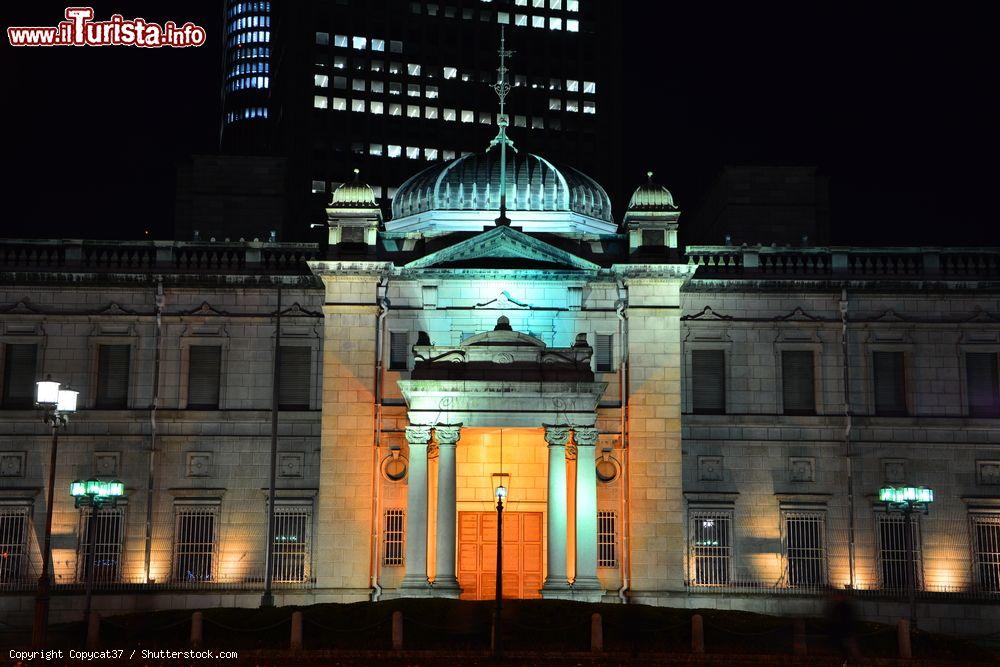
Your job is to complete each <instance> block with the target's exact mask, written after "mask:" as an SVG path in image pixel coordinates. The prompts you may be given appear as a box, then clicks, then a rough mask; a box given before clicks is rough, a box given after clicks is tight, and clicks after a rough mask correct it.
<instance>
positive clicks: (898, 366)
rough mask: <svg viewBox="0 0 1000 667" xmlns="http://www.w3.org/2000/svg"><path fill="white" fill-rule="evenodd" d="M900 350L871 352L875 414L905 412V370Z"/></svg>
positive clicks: (891, 414)
mask: <svg viewBox="0 0 1000 667" xmlns="http://www.w3.org/2000/svg"><path fill="white" fill-rule="evenodd" d="M903 359H904V357H903V353H902V352H873V353H872V368H873V371H874V378H875V414H877V415H888V416H893V415H897V416H898V415H905V414H906V372H905V370H904V367H903Z"/></svg>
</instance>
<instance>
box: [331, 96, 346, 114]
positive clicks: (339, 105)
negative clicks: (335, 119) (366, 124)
mask: <svg viewBox="0 0 1000 667" xmlns="http://www.w3.org/2000/svg"><path fill="white" fill-rule="evenodd" d="M332 108H333V110H334V111H347V98H346V97H334V98H333V106H332Z"/></svg>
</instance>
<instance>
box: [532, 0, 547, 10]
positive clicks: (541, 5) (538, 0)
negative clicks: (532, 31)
mask: <svg viewBox="0 0 1000 667" xmlns="http://www.w3.org/2000/svg"><path fill="white" fill-rule="evenodd" d="M531 6H532V7H534V8H535V9H545V0H531Z"/></svg>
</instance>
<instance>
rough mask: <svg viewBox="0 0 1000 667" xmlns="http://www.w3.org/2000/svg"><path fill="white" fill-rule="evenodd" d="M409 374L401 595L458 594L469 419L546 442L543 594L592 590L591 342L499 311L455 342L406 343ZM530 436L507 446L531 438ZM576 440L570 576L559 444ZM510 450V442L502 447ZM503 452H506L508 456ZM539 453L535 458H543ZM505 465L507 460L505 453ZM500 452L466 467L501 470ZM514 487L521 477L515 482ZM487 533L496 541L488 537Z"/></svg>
mask: <svg viewBox="0 0 1000 667" xmlns="http://www.w3.org/2000/svg"><path fill="white" fill-rule="evenodd" d="M413 351H414V355H415V357H416V360H417V361H416V365H415V368H414V371H413V374H412V376H411V379H410V380H404V381H400V383H399V385H400V389H401V391H402V393H403V396H404V398H405V400H406V404H407V408H408V411H407V415H408V418H409V422H410V426H408V427H407V428H406V439H407V443H408V445H409V449H410V451H409V464H410V472H409V478H408V488H407V504H408V511H407V514H406V534H407V544H406V575H405V577H404V578H403V581H402V582H401V586H400V588H401V591H400V592H401V593H402V594H404V595H407V596H427V595H434V596H451V597H454V596H457V595H458V594H459V593H460V589H459V587H458V580H457V578H456V532H455V531H456V525H457V507H458V501H457V495H456V477H457V465H456V460H457V458H456V448H460V447H463V443H462V439H461V436H462V432H463V430H466V431H467V430H468V429H476V430H477V431H478V430H479V429H485V428H489V429H493V430H495V429H500V430H503V429H511V430H514V429H516V430H518V431H522V432H523V431H524V430H526V429H530V430H535V431H537V433H538V438H537V440H536V441H535V442H537V446H539V447H542V446H545V445H547V446H548V457H547V458H548V466H547V467H548V470H547V480H545V481H546V482H547V484H542V485H541V486H543V487H545V491H546V493H545V497H544V505H543V506H542V507H543V508H544V513H545V515H546V521H545V525H546V531H545V532H546V536H545V559H546V562H547V567H546V569H545V580H544V585H543V586H542V588H541V593H542V595H543V596H544V597H565V598H574V599H599V598H600V596H601V595H602V594H603V590H602V587H601V584H600V582H599V581H598V579H597V488H596V476H595V471H594V467H593V466H592V465H587V464H586V463H585V462H588V461H589V462H593V461H594V460H595V454H594V447H595V444H596V442H597V437H598V431H597V429H596V428H595V426H594V424H595V422H596V409H597V404H598V401H599V399H600V397H601V395H602V394H603V392H604V389H605V387H606V383H603V382H594V381H593V373H592V372H591V370H590V357H591V355H592V349H591V348H590V346H589V345H587V343H586V340H585V338H578V340H577V343H576V344H575V345H574V346H573V347H571V348H560V349H555V348H547V347H546V346H545V344H544V343H543V342H542V341H540V340H538V339H537V338H534V337H532V336H528V335H526V334H523V333H519V332H515V331H512V330H511V329H510V326H509V324H507V322H506V318H504V317H501V318H500V320H499V321H498V323H497V328H496V329H495V330H494V331H490V332H487V333H484V334H479V335H478V336H472V337H471V338H469V339H467V340H466V341H465V342H464V343H462V345H460V346H459V347H457V348H455V347H447V348H446V347H436V346H432V345H420V344H418V345H416V346H414V349H413ZM432 442H434V443H436V444H437V457H438V461H437V479H436V482H437V494H436V500H435V502H436V506H435V509H436V516H437V520H436V531H435V532H436V536H435V540H434V541H435V545H434V546H435V550H434V568H433V569H434V571H433V572H430V571H429V569H428V567H427V547H428V532H429V531H428V521H427V517H428V510H429V509H430V508H429V505H428V503H429V497H428V488H429V481H430V480H429V479H428V465H427V457H428V445H429V444H431V443H432ZM529 443H531V438H528V439H523V440H522V441H519V442H518V444H515V445H513V446H514V447H532V446H536V445H534V444H529ZM568 446H575V447H576V448H577V459H578V461H580V464H579V465H578V466H577V475H576V484H575V492H576V496H575V503H574V506H575V511H576V517H575V518H576V520H575V526H576V534H575V536H574V538H575V539H574V541H575V554H576V568H575V572H576V575H575V578H574V580H573V581H572V582H571V581H570V580H569V578H568V572H567V551H568V550H567V542H568V540H569V539H570V537H569V535H568V532H567V525H568V493H567V476H566V453H567V452H566V450H567V447H568ZM508 451H510V450H508ZM515 455H516V452H512V453H511V455H510V459H511V460H513V459H514V458H515ZM541 460H544V458H542V459H541ZM508 465H510V464H509V463H508ZM502 466H503V461H501V460H499V458H498V459H497V460H492V459H490V460H486V461H483V462H482V464H481V465H479V466H478V467H477V468H475V470H476V471H477V472H479V473H481V474H482V475H484V476H485V478H487V480H488V478H489V476H490V475H491V474H492V473H496V472H501V470H502ZM510 488H511V491H510V494H511V495H510V496H509V501H510V502H511V503H515V502H517V501H518V493H519V487H518V480H517V479H512V480H511V486H510ZM522 488H523V487H522ZM494 543H495V542H494Z"/></svg>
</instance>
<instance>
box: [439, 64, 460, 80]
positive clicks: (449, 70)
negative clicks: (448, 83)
mask: <svg viewBox="0 0 1000 667" xmlns="http://www.w3.org/2000/svg"><path fill="white" fill-rule="evenodd" d="M442 76H444V78H445V79H454V78H455V77H457V76H458V68H457V67H444V68H442Z"/></svg>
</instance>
